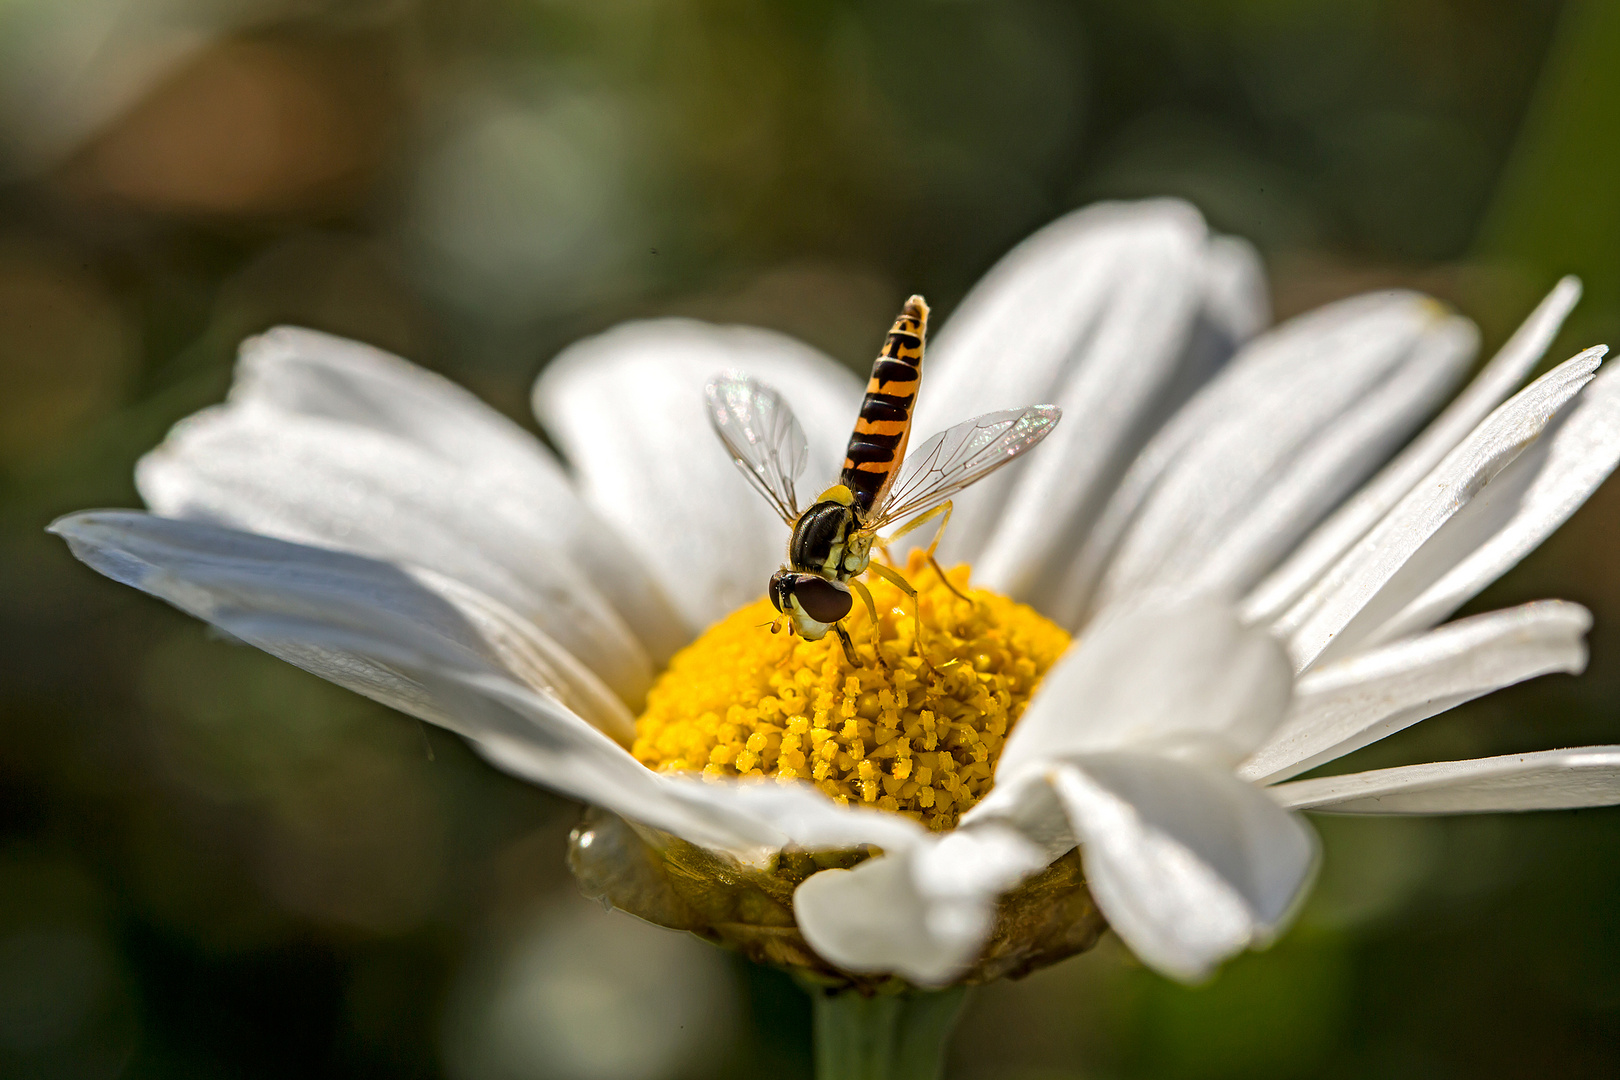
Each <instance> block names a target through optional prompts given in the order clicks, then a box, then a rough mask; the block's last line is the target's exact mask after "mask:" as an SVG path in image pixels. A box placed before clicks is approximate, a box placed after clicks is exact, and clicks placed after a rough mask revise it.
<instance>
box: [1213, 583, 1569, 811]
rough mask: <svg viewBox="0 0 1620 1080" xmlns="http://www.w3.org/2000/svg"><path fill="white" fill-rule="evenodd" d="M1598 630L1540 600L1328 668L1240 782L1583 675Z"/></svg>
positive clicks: (1312, 678) (1299, 768) (1305, 680)
mask: <svg viewBox="0 0 1620 1080" xmlns="http://www.w3.org/2000/svg"><path fill="white" fill-rule="evenodd" d="M1591 625H1592V616H1591V613H1590V612H1588V611H1587V610H1586V609H1585V608H1583V607H1581V606H1580V605H1579V604H1568V603H1564V602H1562V601H1559V600H1542V601H1538V602H1536V603H1532V604H1525V605H1523V606H1522V607H1516V608H1511V609H1509V610H1506V611H1492V612H1489V613H1487V614H1484V615H1475V616H1473V617H1472V618H1468V619H1460V620H1458V621H1457V622H1454V623H1449V624H1447V625H1445V626H1442V627H1440V628H1439V629H1438V630H1431V631H1430V632H1428V633H1426V634H1422V635H1419V636H1418V637H1415V638H1410V639H1408V640H1405V641H1399V642H1396V643H1394V644H1392V645H1386V646H1385V647H1383V648H1381V649H1375V650H1373V651H1371V652H1366V653H1360V654H1357V655H1355V656H1352V657H1348V658H1346V659H1344V660H1340V661H1337V662H1335V663H1331V664H1324V665H1323V666H1321V667H1319V668H1316V669H1314V670H1312V671H1310V672H1309V673H1307V674H1306V675H1305V676H1304V677H1302V678H1301V679H1300V680H1299V683H1298V686H1297V688H1296V691H1295V696H1294V705H1293V708H1292V709H1291V710H1290V712H1289V716H1288V720H1287V721H1286V722H1285V723H1284V724H1283V725H1282V727H1280V728H1278V729H1277V730H1276V731H1275V732H1273V733H1272V736H1271V738H1270V739H1268V740H1267V741H1266V743H1265V745H1264V746H1262V747H1261V748H1260V749H1259V750H1257V751H1255V753H1254V755H1253V756H1252V757H1250V758H1249V760H1248V761H1246V762H1244V763H1243V765H1242V766H1241V767H1239V769H1238V776H1239V777H1240V778H1242V779H1244V780H1250V781H1254V782H1261V781H1265V782H1276V781H1279V780H1286V779H1288V778H1289V777H1291V776H1297V775H1299V774H1300V773H1302V772H1305V771H1307V770H1309V769H1314V768H1315V767H1316V766H1318V765H1321V764H1323V763H1324V762H1328V761H1332V760H1334V759H1335V758H1339V757H1343V756H1344V755H1345V754H1348V753H1350V752H1351V751H1352V750H1359V749H1360V748H1361V747H1363V746H1366V745H1368V744H1370V743H1374V742H1377V741H1378V740H1379V739H1382V738H1385V737H1386V736H1389V735H1393V734H1394V733H1395V732H1397V731H1400V730H1402V729H1403V728H1407V727H1410V726H1411V725H1413V724H1415V723H1417V722H1418V721H1420V720H1424V719H1427V718H1428V717H1431V716H1434V715H1435V714H1437V713H1441V712H1444V711H1445V710H1447V709H1451V708H1455V707H1456V706H1458V705H1460V704H1462V703H1463V702H1465V701H1470V700H1472V699H1473V698H1476V697H1479V696H1480V695H1481V694H1488V693H1490V692H1491V691H1493V690H1499V689H1501V688H1502V687H1504V686H1511V685H1512V684H1514V683H1516V682H1522V681H1524V680H1525V679H1532V678H1535V677H1536V676H1537V675H1546V674H1548V673H1550V672H1554V671H1567V672H1570V673H1571V674H1576V673H1579V672H1580V671H1581V670H1583V669H1584V668H1585V667H1586V643H1585V641H1584V637H1585V634H1586V631H1587V630H1588V629H1590V628H1591Z"/></svg>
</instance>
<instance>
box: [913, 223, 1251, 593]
mask: <svg viewBox="0 0 1620 1080" xmlns="http://www.w3.org/2000/svg"><path fill="white" fill-rule="evenodd" d="M1207 247H1208V238H1207V233H1206V231H1205V227H1204V223H1203V220H1202V219H1201V218H1199V216H1198V215H1197V213H1196V212H1195V211H1193V210H1192V209H1191V208H1190V207H1188V206H1186V205H1185V204H1182V203H1178V202H1152V203H1138V204H1104V205H1102V206H1098V207H1091V208H1088V209H1086V210H1083V211H1079V212H1077V213H1075V214H1073V215H1070V216H1069V217H1068V218H1064V219H1062V220H1060V221H1058V222H1057V223H1055V224H1053V225H1050V226H1048V227H1047V228H1046V229H1043V230H1042V231H1041V232H1039V233H1037V234H1036V235H1035V236H1034V237H1032V238H1030V239H1029V240H1027V241H1025V243H1024V244H1022V245H1020V247H1019V248H1018V249H1017V250H1015V251H1014V252H1013V253H1012V254H1011V255H1009V256H1007V257H1006V258H1005V259H1004V260H1003V261H1002V263H1001V264H1000V265H998V266H997V268H996V269H995V270H993V271H991V274H990V275H989V276H988V277H987V278H986V279H985V282H984V284H982V285H981V286H980V287H979V288H978V289H976V290H975V291H974V293H973V294H972V295H970V296H969V297H968V299H967V300H966V301H964V302H963V305H962V308H961V310H960V312H959V313H957V314H956V315H954V316H953V317H952V318H951V321H950V322H949V323H948V324H947V326H946V328H945V330H944V331H943V332H942V333H941V335H940V340H939V344H938V347H937V348H935V349H933V350H932V351H931V355H930V357H929V360H928V361H927V362H925V368H926V369H927V374H926V375H925V378H924V383H923V389H922V391H921V393H920V405H919V408H918V417H917V429H918V431H919V433H930V432H932V431H934V430H936V429H937V428H942V427H944V426H946V425H948V424H951V423H954V422H957V421H959V420H962V419H965V418H967V417H969V416H973V415H977V414H978V413H981V412H984V411H986V410H987V409H992V408H1001V407H1010V408H1016V407H1020V406H1023V405H1028V404H1033V403H1036V402H1050V403H1052V404H1056V405H1058V406H1060V407H1061V408H1062V409H1063V411H1064V413H1065V414H1066V416H1067V417H1068V418H1069V421H1070V422H1068V423H1065V424H1060V425H1059V426H1058V428H1057V429H1056V430H1055V431H1054V432H1053V433H1052V434H1051V436H1049V437H1048V439H1047V445H1045V446H1043V447H1041V449H1040V451H1039V452H1038V453H1035V454H1031V455H1030V457H1029V459H1028V460H1027V461H1025V462H1020V463H1017V464H1015V465H1013V466H1010V467H1009V468H1008V469H1007V470H1006V472H1005V475H1003V476H999V477H997V478H995V479H994V480H993V481H988V482H986V483H985V484H982V485H977V486H975V488H974V489H972V490H970V491H966V492H963V493H962V495H961V497H960V498H959V499H958V500H956V505H957V511H956V514H955V516H954V517H953V519H952V525H951V530H950V532H949V533H948V534H947V538H946V544H945V547H944V550H945V554H946V557H947V558H956V557H966V558H970V559H972V560H973V561H974V564H975V573H976V575H977V576H978V578H979V579H980V580H981V581H982V582H983V583H985V584H986V585H988V586H990V587H991V588H995V589H997V590H999V591H1002V592H1006V593H1009V594H1010V595H1014V596H1019V597H1026V596H1027V597H1030V598H1032V599H1033V600H1034V601H1035V602H1036V603H1037V605H1038V604H1039V602H1040V597H1041V593H1042V591H1043V590H1042V587H1041V579H1042V577H1043V574H1044V572H1045V571H1046V569H1047V568H1048V566H1049V565H1050V564H1051V563H1052V560H1053V559H1054V557H1056V556H1058V555H1060V554H1061V555H1068V554H1069V553H1071V552H1072V551H1073V549H1074V547H1075V545H1076V540H1075V537H1077V536H1079V535H1083V533H1084V531H1085V529H1086V528H1087V527H1088V526H1089V523H1090V521H1091V519H1092V518H1093V517H1094V516H1095V515H1096V513H1097V511H1098V509H1099V508H1100V506H1101V502H1102V498H1103V495H1104V494H1105V493H1106V491H1107V490H1108V488H1109V487H1110V486H1111V485H1112V484H1113V482H1114V481H1115V480H1116V478H1117V477H1118V476H1119V474H1120V473H1121V472H1122V471H1123V470H1124V467H1125V464H1126V462H1127V461H1128V459H1129V455H1130V454H1131V452H1133V451H1134V449H1135V448H1136V445H1137V444H1138V443H1139V441H1140V439H1141V438H1142V437H1143V432H1142V428H1143V426H1144V423H1145V418H1146V414H1148V413H1149V412H1150V411H1151V410H1152V409H1153V407H1154V406H1155V405H1156V403H1157V402H1158V401H1159V399H1160V398H1161V397H1162V396H1163V395H1164V393H1165V392H1166V391H1167V390H1168V389H1169V388H1170V387H1171V386H1172V384H1174V382H1175V381H1176V377H1177V375H1178V373H1179V372H1180V370H1181V369H1182V368H1183V367H1185V366H1187V365H1188V363H1189V362H1191V360H1192V359H1193V358H1192V357H1191V356H1190V355H1189V354H1190V353H1192V352H1194V351H1195V350H1194V345H1195V331H1197V330H1199V329H1200V328H1201V324H1200V323H1199V318H1198V317H1199V315H1200V312H1201V308H1202V305H1203V303H1204V301H1205V298H1206V288H1207V286H1208V278H1209V275H1208V273H1207V263H1208V253H1207ZM1198 343H1199V344H1203V342H1201V341H1200V342H1198ZM1230 348H1231V342H1230V341H1225V342H1224V348H1223V349H1221V350H1220V352H1221V354H1222V355H1221V358H1222V359H1224V356H1225V354H1226V353H1227V352H1229V350H1230ZM1206 351H1207V350H1206ZM1002 403H1005V406H1003V404H1002ZM1064 561H1065V562H1066V559H1065V560H1064Z"/></svg>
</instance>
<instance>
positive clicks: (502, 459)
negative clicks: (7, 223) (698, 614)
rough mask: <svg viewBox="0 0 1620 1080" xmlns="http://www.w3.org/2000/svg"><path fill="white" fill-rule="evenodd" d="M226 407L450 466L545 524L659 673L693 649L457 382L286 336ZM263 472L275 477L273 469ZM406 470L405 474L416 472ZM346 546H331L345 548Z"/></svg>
mask: <svg viewBox="0 0 1620 1080" xmlns="http://www.w3.org/2000/svg"><path fill="white" fill-rule="evenodd" d="M230 402H231V404H232V405H233V406H238V407H240V408H243V409H247V410H251V411H255V412H256V411H258V410H269V411H273V412H276V413H279V414H292V415H293V416H302V417H312V418H320V419H325V420H330V421H332V422H334V423H337V424H342V425H347V426H350V427H355V428H360V429H363V430H365V431H370V432H374V433H376V434H378V435H383V436H391V437H393V438H396V439H400V440H403V441H405V442H407V443H409V444H410V445H411V446H412V447H413V448H414V449H415V450H417V451H420V452H424V453H427V454H428V455H430V456H432V457H434V458H436V459H438V460H439V461H440V462H443V463H446V464H448V465H451V466H453V467H454V468H456V469H457V470H459V471H460V473H461V475H462V476H464V477H465V478H466V481H467V482H470V483H474V484H476V485H478V486H480V487H482V488H484V489H486V490H489V491H495V492H500V493H501V495H500V499H501V501H502V502H504V503H505V504H507V505H510V506H521V507H524V508H526V509H527V511H528V515H529V518H530V520H529V522H528V523H527V524H528V525H529V527H530V528H531V529H532V528H533V527H534V523H535V521H536V520H538V521H539V522H540V524H541V526H542V527H543V529H544V537H545V539H546V540H547V542H548V543H549V544H550V545H552V546H554V547H555V548H556V549H557V550H558V551H559V552H560V553H561V554H563V555H564V556H566V557H567V558H568V560H569V561H570V562H571V563H572V564H573V565H574V566H575V567H576V568H577V569H578V571H579V572H580V573H582V574H584V575H585V577H586V578H587V579H588V580H589V581H590V584H591V585H592V586H593V587H594V588H595V589H596V590H597V591H598V592H599V593H601V594H602V595H603V596H604V597H605V598H606V599H607V601H608V602H609V603H610V604H612V605H613V607H614V609H615V610H616V611H617V612H618V613H619V614H620V615H621V616H622V617H623V618H624V619H625V621H626V622H628V623H629V624H630V627H631V629H633V630H634V631H635V632H636V634H637V636H638V637H640V639H641V640H642V642H643V643H644V644H645V645H646V647H647V650H648V652H649V653H650V654H651V655H652V658H653V661H654V662H655V663H662V662H663V661H664V660H666V659H668V658H669V656H670V654H671V653H673V652H674V651H675V650H676V649H677V648H679V647H680V646H681V645H683V644H685V642H686V638H687V634H686V630H685V627H684V626H683V625H682V623H681V621H680V618H679V616H678V615H677V614H676V613H675V611H674V609H673V607H672V606H671V605H670V602H669V599H668V598H667V597H666V596H665V595H664V594H663V592H662V591H661V590H660V588H659V587H658V584H657V582H656V581H655V580H654V579H653V578H652V576H651V575H650V574H649V573H648V572H647V569H646V568H645V567H643V566H642V565H641V564H640V562H639V561H638V560H637V559H636V558H635V556H634V555H633V554H632V553H631V551H630V549H629V548H628V547H627V546H626V545H625V543H624V542H623V540H621V539H620V538H619V537H618V536H617V535H615V534H614V533H613V532H612V531H611V530H610V529H607V528H606V527H605V526H604V524H603V522H602V521H601V520H600V519H599V518H598V517H597V516H596V515H595V514H594V513H592V512H591V510H590V509H589V508H588V507H587V506H586V505H585V503H584V501H583V500H582V499H580V497H579V495H578V494H577V493H576V492H575V491H574V488H573V485H572V484H571V483H570V482H569V479H568V476H567V474H566V473H565V472H564V470H563V468H562V466H561V465H560V464H559V463H558V461H557V459H556V458H555V456H554V455H553V454H552V453H551V451H550V450H548V449H547V448H546V447H545V446H544V445H543V444H542V443H541V442H540V441H539V440H538V439H536V438H535V437H534V436H533V435H532V434H530V433H529V432H527V431H525V430H524V429H523V428H521V427H519V426H518V425H517V424H515V423H513V422H512V421H511V420H509V419H507V418H506V417H504V416H502V415H501V414H500V413H498V412H496V411H495V410H494V409H492V408H490V407H489V406H488V405H486V404H484V402H482V401H480V400H479V399H478V398H477V397H475V396H474V395H472V394H470V393H468V392H467V391H466V390H464V389H462V388H461V387H459V386H457V385H456V384H455V383H452V382H451V381H450V380H448V379H445V378H443V377H441V376H439V375H435V374H434V373H432V372H430V371H427V370H425V369H423V368H420V367H417V366H416V365H415V364H411V363H409V362H407V361H405V360H402V359H400V358H399V357H397V356H394V355H392V354H390V353H386V352H383V351H382V350H381V349H375V348H372V347H371V346H369V345H363V344H361V343H359V342H356V341H348V340H346V339H344V338H339V337H333V336H332V335H330V334H322V333H319V332H316V331H313V330H303V329H300V328H297V327H291V326H282V327H277V328H276V329H274V330H270V331H268V332H267V333H264V334H260V335H259V336H257V337H253V338H249V339H247V340H246V341H244V342H243V343H242V348H241V354H240V357H239V359H238V361H237V366H236V379H235V382H234V384H233V385H232V387H231V394H230ZM263 464H264V467H265V468H267V469H274V462H270V461H267V462H264V463H263ZM398 467H399V470H400V471H404V470H406V469H408V468H409V467H410V461H409V460H403V461H401V462H400V463H399V466H398ZM153 509H155V510H157V511H158V512H159V513H163V514H169V515H171V516H173V515H178V514H179V513H180V511H179V510H177V509H174V508H171V507H168V506H156V505H154V506H153ZM344 539H345V537H344V536H341V535H337V536H329V537H327V538H326V539H325V542H326V543H328V544H330V545H331V546H336V547H344V546H346V545H345V544H344V542H343V541H344ZM401 542H402V543H409V540H408V538H407V539H405V540H402V541H401ZM400 554H402V555H403V556H405V557H409V556H410V553H409V552H408V551H404V552H401V553H400ZM413 561H416V562H420V563H426V562H427V560H425V559H415V560H413Z"/></svg>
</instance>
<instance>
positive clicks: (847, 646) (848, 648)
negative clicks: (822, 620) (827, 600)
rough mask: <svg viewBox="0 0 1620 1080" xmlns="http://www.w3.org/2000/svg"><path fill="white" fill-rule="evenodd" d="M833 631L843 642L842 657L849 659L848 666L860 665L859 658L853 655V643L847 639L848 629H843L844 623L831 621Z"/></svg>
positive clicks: (855, 666) (856, 666)
mask: <svg viewBox="0 0 1620 1080" xmlns="http://www.w3.org/2000/svg"><path fill="white" fill-rule="evenodd" d="M833 633H835V634H837V635H838V640H839V641H841V642H843V643H844V659H845V660H848V661H849V666H850V667H852V668H858V667H860V666H861V658H860V657H858V656H856V655H855V643H854V642H853V641H851V640H849V631H848V630H845V629H844V624H843V623H841V622H835V623H833Z"/></svg>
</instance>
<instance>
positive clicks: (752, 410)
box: [703, 372, 810, 525]
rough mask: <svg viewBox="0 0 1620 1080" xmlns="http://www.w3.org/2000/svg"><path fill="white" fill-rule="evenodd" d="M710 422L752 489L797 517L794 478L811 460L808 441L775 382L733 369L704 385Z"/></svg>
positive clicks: (789, 518) (790, 519)
mask: <svg viewBox="0 0 1620 1080" xmlns="http://www.w3.org/2000/svg"><path fill="white" fill-rule="evenodd" d="M703 396H704V398H705V400H706V401H707V402H708V406H709V423H710V424H712V425H714V432H715V434H716V435H719V436H720V441H721V442H722V443H724V444H725V446H726V450H727V451H728V452H729V453H730V454H731V460H732V461H734V462H736V464H737V468H738V469H739V470H740V471H741V472H742V474H743V475H744V476H746V477H747V478H748V482H749V483H751V484H753V485H754V489H755V490H756V491H758V492H759V493H760V494H761V495H763V496H765V500H766V501H767V502H769V503H770V504H771V505H772V506H773V507H775V508H776V512H777V513H778V514H781V515H782V520H783V521H785V522H787V523H788V524H789V525H792V524H793V523H794V522H796V521H798V520H799V500H798V496H797V495H796V494H795V492H794V482H795V481H796V480H797V479H798V478H799V475H800V474H801V473H803V472H804V467H805V465H806V464H807V463H808V462H809V460H810V444H809V442H808V441H807V440H806V439H805V437H804V429H803V428H802V427H800V426H799V421H798V418H797V417H795V416H794V415H793V410H792V409H791V408H789V407H788V403H787V402H786V401H785V400H783V398H782V395H781V394H778V393H777V392H776V391H775V390H773V389H772V388H771V387H769V386H766V385H765V384H764V383H762V382H760V381H759V380H757V379H754V378H751V377H749V376H747V375H742V374H738V373H735V372H727V373H725V374H724V375H718V376H716V377H715V378H713V379H711V380H710V381H709V384H708V385H707V386H705V387H704V388H703Z"/></svg>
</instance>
